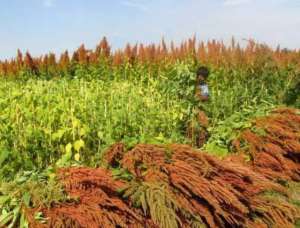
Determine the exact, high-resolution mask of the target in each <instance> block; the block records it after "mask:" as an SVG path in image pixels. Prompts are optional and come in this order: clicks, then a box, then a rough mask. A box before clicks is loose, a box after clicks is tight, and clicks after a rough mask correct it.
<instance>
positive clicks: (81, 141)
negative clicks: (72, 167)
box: [74, 139, 85, 152]
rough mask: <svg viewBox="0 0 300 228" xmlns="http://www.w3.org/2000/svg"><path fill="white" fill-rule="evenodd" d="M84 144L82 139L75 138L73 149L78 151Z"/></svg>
mask: <svg viewBox="0 0 300 228" xmlns="http://www.w3.org/2000/svg"><path fill="white" fill-rule="evenodd" d="M84 145H85V143H84V141H83V140H82V139H79V140H77V141H76V142H75V143H74V149H75V150H76V151H77V152H79V151H80V149H81V148H83V147H84Z"/></svg>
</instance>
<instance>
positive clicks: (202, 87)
mask: <svg viewBox="0 0 300 228" xmlns="http://www.w3.org/2000/svg"><path fill="white" fill-rule="evenodd" d="M199 89H200V92H201V96H205V97H208V96H209V88H208V85H207V84H201V85H199Z"/></svg>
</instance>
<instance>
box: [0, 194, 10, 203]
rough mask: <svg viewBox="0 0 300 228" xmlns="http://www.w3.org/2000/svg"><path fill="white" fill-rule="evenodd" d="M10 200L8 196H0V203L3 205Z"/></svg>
mask: <svg viewBox="0 0 300 228" xmlns="http://www.w3.org/2000/svg"><path fill="white" fill-rule="evenodd" d="M9 200H10V196H0V205H4V204H5V203H7V201H9Z"/></svg>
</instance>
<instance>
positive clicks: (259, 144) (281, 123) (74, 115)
mask: <svg viewBox="0 0 300 228" xmlns="http://www.w3.org/2000/svg"><path fill="white" fill-rule="evenodd" d="M199 66H207V67H208V68H209V69H210V72H211V74H210V76H209V87H210V90H211V97H210V100H209V102H206V103H201V102H199V101H198V100H197V99H196V98H195V83H196V73H195V72H196V69H197V68H198V67H199ZM199 109H201V110H204V111H205V113H206V114H207V116H208V117H209V128H208V132H209V139H208V141H207V142H206V143H205V145H204V146H203V147H202V148H197V147H196V142H195V141H196V140H197V134H198V131H199V129H200V128H201V126H199V125H200V123H199V122H198V115H197V114H198V110H199ZM299 109H300V51H297V50H287V49H281V48H280V47H278V48H277V49H272V48H271V47H268V46H267V45H265V44H258V43H255V42H254V41H251V40H250V41H249V43H248V45H247V46H245V47H241V46H240V45H239V44H238V43H237V42H235V40H234V39H233V40H232V42H231V44H230V45H225V44H223V43H222V42H220V41H215V40H212V41H209V42H207V43H204V42H198V41H196V39H195V38H192V39H189V40H187V41H186V42H182V43H181V44H180V45H175V44H174V43H170V44H166V42H165V41H164V40H162V41H161V43H160V44H152V45H142V44H137V45H130V44H128V45H127V46H126V47H125V48H124V49H122V50H115V51H112V50H111V47H110V45H109V43H108V41H107V40H106V38H103V39H102V41H101V42H100V43H99V45H97V47H96V48H95V49H94V50H87V49H86V48H85V46H84V45H81V46H80V47H79V48H78V50H76V51H75V52H74V53H72V54H69V53H68V51H66V52H64V53H63V54H62V55H61V56H60V57H59V56H56V55H54V54H52V53H49V54H45V55H43V56H41V57H32V56H31V55H30V53H28V52H27V53H21V52H20V51H18V52H17V56H16V58H15V59H10V60H7V61H2V62H0V227H22V228H25V227H104V228H109V227H112V228H114V227H133V228H134V227H158V228H176V227H195V228H196V227H253V228H256V227H262V228H263V227H266V228H268V227H270V228H271V227H297V224H298V227H299V226H300V222H299V221H300V220H299V219H300V184H299V181H300V110H299Z"/></svg>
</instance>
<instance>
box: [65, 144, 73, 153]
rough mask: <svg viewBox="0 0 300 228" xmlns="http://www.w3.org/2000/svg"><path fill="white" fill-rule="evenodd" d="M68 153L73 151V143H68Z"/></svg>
mask: <svg viewBox="0 0 300 228" xmlns="http://www.w3.org/2000/svg"><path fill="white" fill-rule="evenodd" d="M65 149H66V153H67V154H69V153H71V151H72V144H71V143H68V144H67V145H66V148H65Z"/></svg>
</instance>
